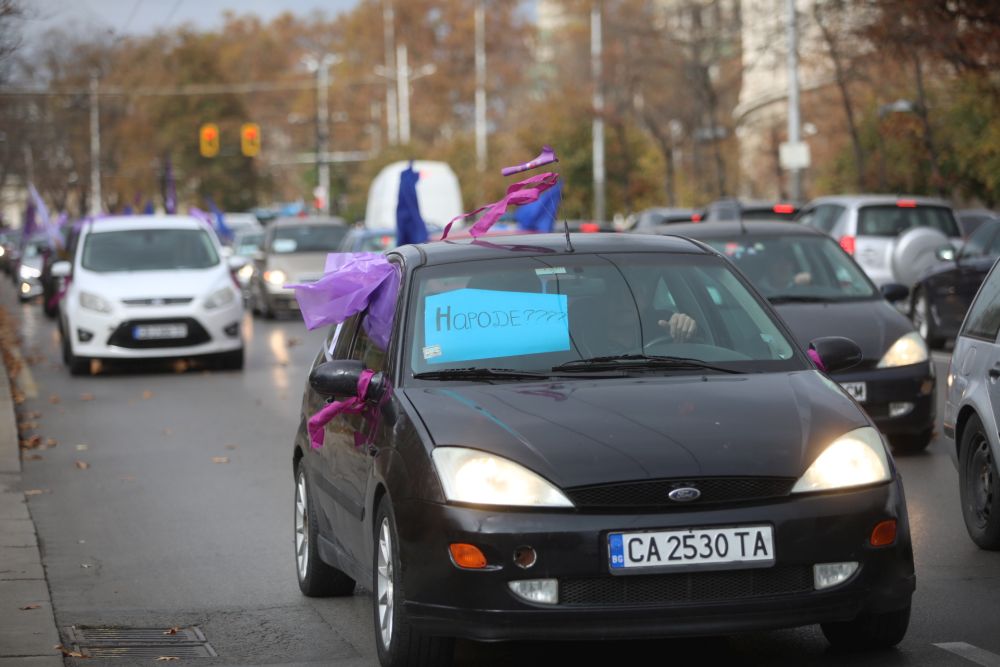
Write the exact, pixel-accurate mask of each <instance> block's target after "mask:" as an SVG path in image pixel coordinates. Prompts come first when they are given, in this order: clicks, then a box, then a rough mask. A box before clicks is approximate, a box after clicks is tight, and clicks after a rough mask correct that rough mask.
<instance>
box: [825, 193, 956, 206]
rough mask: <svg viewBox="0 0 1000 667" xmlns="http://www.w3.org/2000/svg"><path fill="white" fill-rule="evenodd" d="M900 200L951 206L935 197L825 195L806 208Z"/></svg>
mask: <svg viewBox="0 0 1000 667" xmlns="http://www.w3.org/2000/svg"><path fill="white" fill-rule="evenodd" d="M901 199H902V200H909V201H913V202H916V203H917V204H918V205H920V204H922V205H924V206H944V207H945V208H951V204H950V203H949V202H948V201H947V200H944V199H939V198H937V197H920V196H915V195H896V194H892V195H886V194H881V195H879V194H861V195H827V196H825V197H817V198H816V199H812V200H810V201H809V203H808V204H807V205H806V206H815V205H817V204H844V205H847V206H868V205H872V204H874V205H878V204H895V203H896V202H898V201H900V200H901Z"/></svg>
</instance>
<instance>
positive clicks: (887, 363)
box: [878, 331, 928, 368]
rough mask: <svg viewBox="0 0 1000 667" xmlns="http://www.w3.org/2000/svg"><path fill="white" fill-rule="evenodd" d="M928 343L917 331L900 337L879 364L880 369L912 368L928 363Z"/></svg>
mask: <svg viewBox="0 0 1000 667" xmlns="http://www.w3.org/2000/svg"><path fill="white" fill-rule="evenodd" d="M927 356H928V355H927V343H925V342H924V339H923V338H921V337H920V334H918V333H917V332H916V331H911V332H910V333H908V334H903V335H902V336H900V337H899V338H898V339H897V340H896V342H895V343H893V344H892V347H890V348H889V351H888V352H886V353H885V355H883V357H882V359H881V360H880V361H879V362H878V367H879V368H895V367H896V366H910V365H911V364H919V363H920V362H922V361H927Z"/></svg>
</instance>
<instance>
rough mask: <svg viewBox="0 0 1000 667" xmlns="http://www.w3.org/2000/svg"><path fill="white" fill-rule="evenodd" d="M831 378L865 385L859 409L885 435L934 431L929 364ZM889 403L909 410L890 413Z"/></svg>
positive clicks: (838, 375)
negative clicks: (865, 390)
mask: <svg viewBox="0 0 1000 667" xmlns="http://www.w3.org/2000/svg"><path fill="white" fill-rule="evenodd" d="M831 377H832V378H833V380H834V381H835V382H840V383H847V382H864V383H865V386H866V389H867V396H866V397H865V400H864V401H861V402H860V404H861V407H863V408H864V409H865V412H867V413H868V415H869V416H870V417H871V418H872V420H873V421H874V422H875V424H876V425H877V426H878V428H879V430H880V431H882V432H883V433H885V434H886V435H917V434H919V433H922V432H924V431H927V430H929V429H932V428H934V417H935V414H936V411H937V408H936V404H935V401H934V386H935V383H936V378H935V375H934V367H933V365H932V364H931V362H930V361H925V362H923V363H919V364H913V365H910V366H900V367H897V368H869V369H865V370H859V371H848V372H846V373H837V374H835V375H832V376H831ZM892 404H910V405H911V407H909V408H908V409H907V410H906V411H905V412H904V413H902V414H893V411H892V408H893V405H892ZM895 407H897V408H900V409H901V408H902V407H903V406H895Z"/></svg>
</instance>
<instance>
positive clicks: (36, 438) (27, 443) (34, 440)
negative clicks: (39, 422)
mask: <svg viewBox="0 0 1000 667" xmlns="http://www.w3.org/2000/svg"><path fill="white" fill-rule="evenodd" d="M40 444H42V436H40V435H33V436H31V437H30V438H28V439H27V440H22V441H21V449H34V448H35V447H38V445H40Z"/></svg>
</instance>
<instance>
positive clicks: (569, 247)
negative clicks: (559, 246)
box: [563, 218, 576, 252]
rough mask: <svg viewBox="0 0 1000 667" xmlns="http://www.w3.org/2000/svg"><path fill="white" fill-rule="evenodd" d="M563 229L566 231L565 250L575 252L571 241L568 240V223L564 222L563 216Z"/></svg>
mask: <svg viewBox="0 0 1000 667" xmlns="http://www.w3.org/2000/svg"><path fill="white" fill-rule="evenodd" d="M563 230H564V231H565V233H566V252H576V249H575V248H574V247H573V242H572V241H570V240H569V223H568V222H566V218H563Z"/></svg>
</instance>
